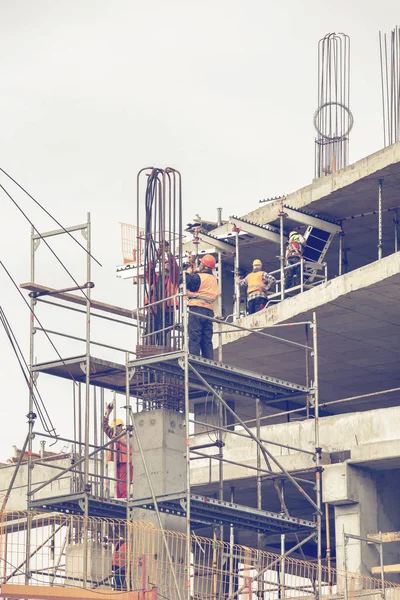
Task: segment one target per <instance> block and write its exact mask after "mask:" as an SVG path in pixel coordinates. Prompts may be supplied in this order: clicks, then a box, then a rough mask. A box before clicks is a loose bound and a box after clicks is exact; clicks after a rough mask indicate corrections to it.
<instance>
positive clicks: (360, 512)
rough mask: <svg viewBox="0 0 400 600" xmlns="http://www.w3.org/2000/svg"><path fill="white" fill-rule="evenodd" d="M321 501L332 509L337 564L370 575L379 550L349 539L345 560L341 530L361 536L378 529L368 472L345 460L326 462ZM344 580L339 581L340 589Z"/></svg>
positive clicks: (374, 490) (342, 567)
mask: <svg viewBox="0 0 400 600" xmlns="http://www.w3.org/2000/svg"><path fill="white" fill-rule="evenodd" d="M323 501H324V502H329V504H332V505H333V506H334V509H335V538H336V564H337V568H338V569H339V570H340V571H343V570H345V568H346V569H347V571H351V572H353V573H361V574H363V575H369V576H371V568H372V567H373V566H377V565H379V552H378V550H377V548H376V547H375V546H373V545H369V544H367V543H366V542H364V541H360V540H352V539H348V540H347V542H346V547H347V560H346V561H345V546H344V536H343V532H345V533H348V534H353V535H357V536H361V537H367V535H368V534H369V533H376V532H377V531H379V529H378V498H377V490H376V482H375V480H374V476H373V474H372V473H371V472H369V471H367V470H366V469H363V468H360V467H352V466H351V465H349V464H348V463H340V464H335V465H327V466H326V467H325V471H324V474H323ZM343 585H344V582H341V581H338V586H339V587H340V588H342V589H341V591H343Z"/></svg>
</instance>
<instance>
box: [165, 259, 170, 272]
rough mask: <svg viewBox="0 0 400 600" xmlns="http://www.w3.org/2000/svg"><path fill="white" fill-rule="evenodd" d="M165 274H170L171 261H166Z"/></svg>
mask: <svg viewBox="0 0 400 600" xmlns="http://www.w3.org/2000/svg"><path fill="white" fill-rule="evenodd" d="M164 272H165V274H168V273H169V260H166V261H165V262H164Z"/></svg>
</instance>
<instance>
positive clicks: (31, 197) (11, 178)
mask: <svg viewBox="0 0 400 600" xmlns="http://www.w3.org/2000/svg"><path fill="white" fill-rule="evenodd" d="M0 172H1V173H4V175H5V176H6V177H8V178H9V179H10V180H11V181H12V182H13V183H15V185H16V186H18V187H19V189H20V190H22V191H23V192H24V193H25V194H26V195H27V196H28V197H29V198H30V199H31V200H33V202H34V203H35V204H37V206H39V208H41V209H42V210H43V212H45V213H46V215H47V216H48V217H50V219H52V220H53V221H54V222H55V223H56V224H57V225H58V226H59V227H60V229H62V230H63V231H64V233H66V234H68V235H69V237H70V238H71V239H73V240H74V242H76V243H77V244H78V246H80V247H81V248H82V250H84V251H85V252H86V254H88V256H90V258H92V259H93V260H94V261H95V262H96V263H97V264H98V265H99V266H100V267H102V266H103V265H102V264H101V263H100V262H99V261H98V260H97V258H96V257H95V256H93V254H92V253H91V252H89V251H88V249H87V248H85V246H84V245H83V244H81V243H80V241H79V240H77V239H76V238H75V237H74V236H73V235H72V233H71V232H70V231H68V230H67V229H65V227H64V226H63V225H61V223H60V222H59V221H57V219H56V218H55V217H53V215H52V214H51V213H49V211H48V210H47V209H46V208H45V207H44V206H43V205H42V204H40V202H39V201H38V200H36V199H35V198H34V197H33V196H32V194H30V193H29V192H28V191H27V190H26V189H25V188H24V187H23V186H22V185H21V184H20V183H18V181H16V180H15V179H14V178H13V177H11V175H10V174H9V173H7V171H5V170H4V169H2V168H1V167H0Z"/></svg>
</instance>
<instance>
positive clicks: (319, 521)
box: [0, 36, 400, 600]
mask: <svg viewBox="0 0 400 600" xmlns="http://www.w3.org/2000/svg"><path fill="white" fill-rule="evenodd" d="M331 43H332V44H334V45H335V47H336V48H339V50H340V52H342V55H341V56H342V57H343V64H345V63H346V60H347V57H348V40H347V38H346V37H344V38H340V37H339V38H336V37H329V36H328V37H327V38H324V40H323V41H321V47H320V52H321V65H325V62H326V54H324V52H325V51H327V48H329V47H330V46H329V44H331ZM328 62H329V61H328ZM321 68H322V67H321ZM324 68H325V67H324ZM326 68H330V67H329V66H328V67H326ZM322 80H323V78H322ZM342 81H345V79H342ZM320 90H321V95H320V99H319V109H318V111H317V113H316V120H315V122H316V128H317V131H318V132H319V133H318V138H317V140H316V178H315V179H314V180H313V181H312V183H311V184H310V185H308V186H306V187H305V188H302V189H300V190H298V191H296V192H294V193H292V194H289V195H287V196H282V197H279V198H274V199H270V200H265V201H262V202H260V203H259V204H258V205H257V206H256V208H255V209H254V210H251V211H250V212H246V213H245V214H243V215H240V216H234V215H230V214H229V206H227V207H224V210H223V211H221V210H218V213H217V214H216V221H215V222H212V221H208V222H205V221H202V220H201V218H200V217H199V216H196V219H194V221H193V222H192V223H191V224H189V225H188V226H186V227H185V226H184V223H183V217H182V214H183V212H182V207H183V202H184V197H183V193H182V178H181V174H180V173H179V172H178V171H177V170H175V169H172V168H149V169H143V170H142V171H140V173H139V175H138V179H137V213H136V222H135V223H134V224H132V225H123V230H122V231H123V251H124V264H123V265H121V266H119V267H118V268H117V275H118V276H120V277H123V278H126V279H127V280H128V281H129V282H130V283H132V282H133V284H134V285H133V286H132V290H133V299H132V306H131V307H129V308H123V307H120V306H114V305H110V304H106V303H104V302H102V301H101V299H100V298H95V292H94V290H93V286H94V284H93V283H92V277H91V265H92V261H93V255H95V252H92V250H93V249H92V246H91V224H90V217H88V219H87V221H86V222H84V223H81V224H79V225H75V226H68V227H65V228H64V227H61V228H58V229H55V230H53V231H47V232H38V231H32V238H31V273H30V278H29V282H27V283H23V284H22V285H21V288H22V290H24V291H25V292H24V293H26V294H29V296H27V297H28V298H29V309H30V311H31V315H32V318H31V325H30V357H29V369H27V383H28V387H29V409H28V430H27V435H26V441H25V444H24V446H23V447H22V448H21V449H20V450H18V449H17V450H16V454H15V457H14V458H13V459H12V460H11V461H10V463H9V464H4V465H3V466H2V468H1V478H2V481H1V488H0V489H1V491H2V493H3V494H4V499H3V510H2V523H1V546H0V555H1V557H2V559H3V560H2V564H3V573H2V576H1V591H0V596H1V597H5V598H55V597H57V598H61V597H62V598H76V599H78V598H98V597H99V594H103V595H105V596H104V597H107V598H114V597H115V598H121V599H122V598H126V599H127V600H128V599H130V600H136V599H137V600H140V599H142V600H148V599H152V600H155V599H157V598H167V599H170V600H175V599H177V600H184V599H185V600H190V599H193V600H201V599H210V600H217V599H218V600H233V599H234V598H238V599H246V600H250V599H255V598H259V599H263V600H265V599H267V598H268V599H271V600H272V599H274V600H275V599H278V598H291V597H296V598H299V597H316V598H321V597H323V596H335V597H338V598H344V599H345V600H347V599H348V598H350V597H354V596H356V595H359V596H361V595H362V596H368V597H371V598H372V597H378V596H381V597H386V596H387V597H388V598H392V597H393V598H394V597H396V598H397V597H399V598H400V533H399V531H400V516H399V511H398V507H397V489H398V488H397V486H398V485H399V486H400V436H399V432H398V429H399V428H398V421H397V419H398V418H399V417H400V408H399V406H398V404H399V403H398V398H399V394H400V375H399V369H398V360H399V351H398V348H397V346H398V340H399V335H400V311H399V310H398V309H399V306H400V254H399V252H398V250H399V218H398V217H399V215H398V211H399V210H400V199H399V192H398V191H399V189H400V143H399V142H398V141H396V140H393V139H391V140H390V142H391V145H390V146H388V147H386V148H384V149H383V150H380V151H378V152H376V153H375V154H373V155H371V156H368V157H365V158H363V159H361V160H360V161H358V162H356V163H354V164H350V165H348V164H347V163H348V132H349V129H350V124H351V123H350V121H349V116H348V115H349V114H351V113H349V108H348V91H347V87H346V86H344V88H343V90H342V92H341V96H340V98H336V99H335V98H332V95H331V94H332V90H330V91H329V90H328V91H327V90H326V89H325V88H324V87H323V85H322V87H321V88H320ZM327 94H328V97H327ZM337 105H338V106H339V108H340V110H341V111H342V114H341V117H340V119H341V121H340V127H339V128H336V129H335V134H334V135H333V134H332V129H329V128H330V127H331V124H330V123H331V121H330V118H331V117H329V116H327V112H326V107H327V106H337ZM350 120H351V122H352V117H351V119H350ZM328 130H329V131H328ZM397 139H398V138H397ZM392 142H394V143H392ZM225 215H226V216H225ZM185 230H186V231H185ZM292 231H295V232H298V233H299V234H301V236H302V237H303V238H304V248H303V251H302V255H301V259H300V260H299V261H298V264H297V265H296V269H297V272H296V277H294V278H291V279H290V280H291V282H292V284H291V285H290V286H288V285H285V280H286V281H287V277H288V273H290V271H291V269H293V265H290V264H287V262H285V246H286V244H287V241H288V239H289V234H290V232H292ZM77 232H78V233H80V232H82V233H83V234H84V240H85V244H82V243H81V242H79V243H80V244H81V246H82V248H81V250H82V255H83V257H84V258H83V261H85V265H86V276H85V279H86V281H85V283H84V284H82V283H78V281H76V280H74V282H72V283H71V284H70V285H69V287H65V288H62V289H61V288H55V287H54V286H52V285H51V281H48V279H49V277H48V276H47V280H46V281H44V280H43V279H42V278H41V274H40V273H39V269H38V268H37V265H36V262H37V261H36V256H37V253H38V252H40V251H41V247H40V245H42V246H43V245H47V244H48V243H49V240H50V241H51V238H52V237H54V236H58V235H63V236H69V237H71V238H73V240H71V243H73V242H75V241H77V239H78V238H76V237H75V234H76V233H77ZM185 234H187V235H186V237H185ZM205 255H211V256H213V257H214V258H215V261H216V268H215V270H214V275H215V276H216V278H217V281H218V296H217V299H216V302H215V303H214V317H211V318H210V319H211V322H212V324H213V347H214V358H213V359H210V358H203V357H201V356H197V355H194V354H191V353H190V352H189V319H190V314H191V306H190V294H189V295H188V290H187V289H186V280H185V277H183V278H182V277H181V273H184V272H185V270H186V269H187V267H188V266H190V267H191V269H192V270H193V269H194V270H195V269H196V267H197V265H198V264H199V262H200V261H201V260H202V257H204V256H205ZM255 258H257V259H260V260H261V261H262V264H263V269H264V270H265V271H266V272H268V273H269V274H272V275H273V277H274V283H273V285H272V287H271V288H270V289H269V291H268V298H267V301H266V306H265V308H263V310H260V311H258V312H256V313H254V314H247V312H248V311H247V308H246V299H245V297H244V295H243V290H242V289H241V286H240V279H241V278H243V277H244V276H245V274H246V273H248V272H250V271H251V270H252V263H253V260H254V259H255ZM128 281H127V285H128ZM94 283H95V282H94ZM50 311H53V312H56V313H57V314H61V315H62V317H61V318H59V319H58V321H59V323H61V326H60V329H59V330H58V331H54V330H52V329H50V326H48V325H47V319H48V318H49V315H50ZM69 315H72V316H71V317H69ZM72 319H73V322H72ZM50 321H51V319H50ZM64 323H66V324H68V326H67V327H65V328H63V327H62V325H63V324H64ZM122 332H123V333H122ZM55 336H62V337H63V341H66V342H67V343H68V346H67V351H66V353H63V352H61V351H60V350H59V349H58V346H57V343H56V342H55V341H54V340H55V339H56V337H55ZM103 336H104V337H103ZM57 339H58V338H57ZM121 339H124V340H125V339H127V340H128V341H129V344H124V345H125V346H126V347H121ZM49 340H51V344H49V343H48V341H49ZM44 342H46V343H44ZM48 376H52V378H57V379H56V380H57V381H58V384H59V389H60V394H61V393H62V394H64V390H68V388H70V389H72V392H71V394H70V396H71V412H72V414H73V435H72V436H71V435H68V434H67V433H66V434H65V435H63V433H62V432H60V433H57V434H56V433H55V431H54V429H53V427H52V424H51V421H50V419H49V417H48V415H47V414H46V411H45V409H44V408H43V403H42V402H41V397H40V391H39V390H40V382H41V381H42V379H43V380H44V379H45V378H47V377H48ZM61 390H63V391H62V392H61ZM106 407H108V408H107V409H106ZM105 410H107V411H108V412H107V415H106V417H105V416H104V411H105ZM111 414H112V415H113V418H114V424H111V423H109V421H108V417H109V416H110V415H111ZM119 420H120V421H119ZM118 427H120V429H118ZM50 440H58V441H62V442H64V443H65V444H66V447H67V448H68V450H67V451H66V452H65V453H63V454H54V453H51V452H48V451H45V447H44V446H45V445H44V442H46V441H50ZM39 441H40V442H41V444H39ZM35 452H36V454H35ZM118 456H119V458H118ZM121 465H122V467H121ZM131 467H133V469H131ZM121 483H122V484H123V486H121V485H119V484H121ZM122 546H123V551H122V550H121V547H122ZM118 548H119V550H118ZM116 554H118V557H117V558H116Z"/></svg>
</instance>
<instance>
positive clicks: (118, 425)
mask: <svg viewBox="0 0 400 600" xmlns="http://www.w3.org/2000/svg"><path fill="white" fill-rule="evenodd" d="M110 427H112V429H115V431H116V433H121V431H122V430H123V428H124V422H123V420H122V419H115V421H111V423H110Z"/></svg>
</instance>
